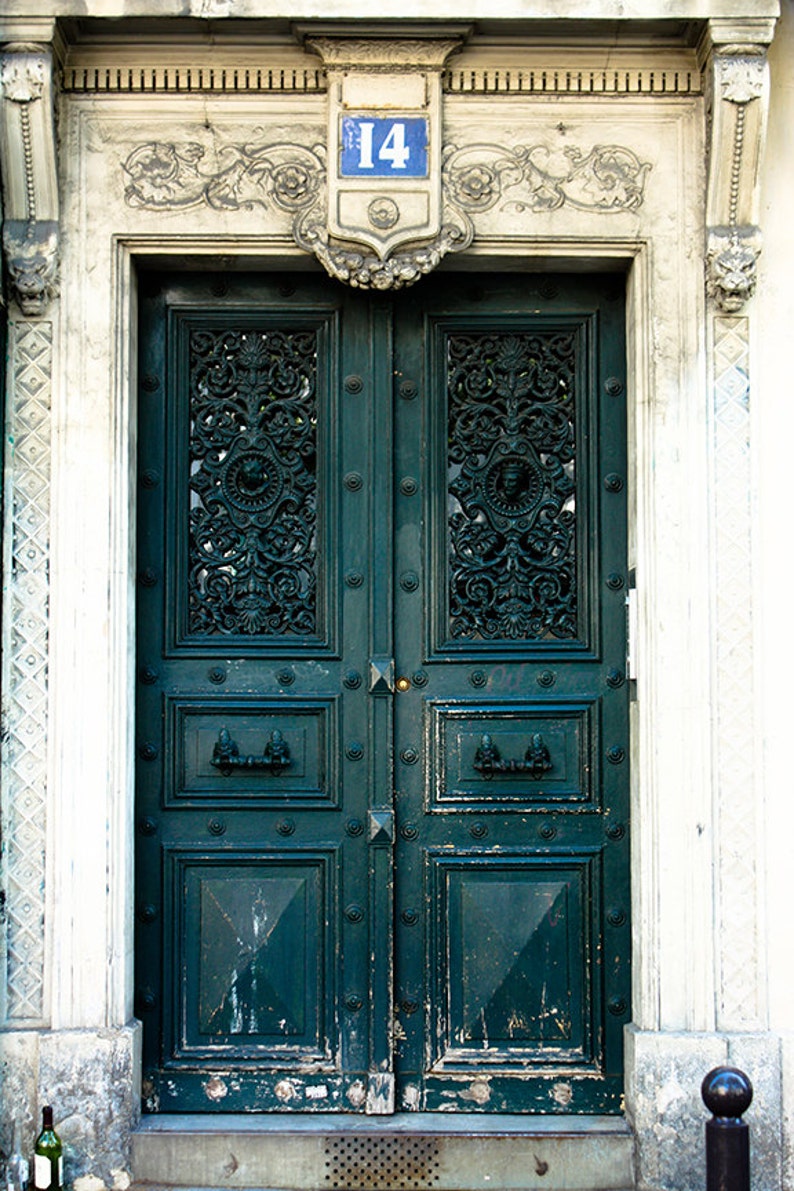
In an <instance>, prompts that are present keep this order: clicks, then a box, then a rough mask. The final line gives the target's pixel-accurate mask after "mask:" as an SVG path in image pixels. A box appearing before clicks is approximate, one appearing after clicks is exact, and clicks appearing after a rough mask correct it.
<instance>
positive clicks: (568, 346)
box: [446, 331, 579, 641]
mask: <svg viewBox="0 0 794 1191" xmlns="http://www.w3.org/2000/svg"><path fill="white" fill-rule="evenodd" d="M446 366H447V394H448V449H447V484H448V502H449V520H448V552H449V578H448V582H449V628H448V631H449V634H450V636H451V637H452V638H453V639H456V638H457V639H470V640H481V641H485V640H494V639H497V640H498V639H501V640H511V641H516V640H549V639H557V640H570V639H572V638H576V637H577V635H578V628H579V626H578V601H577V573H576V570H577V568H576V519H575V505H576V462H575V449H576V420H575V409H576V394H575V377H576V336H575V334H574V333H572V332H559V331H557V332H552V331H550V332H543V333H536V332H532V333H528V332H525V333H513V334H496V333H492V332H488V333H484V334H458V333H455V334H450V335H449V336H448V337H447V351H446Z"/></svg>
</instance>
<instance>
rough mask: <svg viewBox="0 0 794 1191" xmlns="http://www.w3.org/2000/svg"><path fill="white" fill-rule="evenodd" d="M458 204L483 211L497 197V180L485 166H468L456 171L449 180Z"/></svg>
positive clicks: (493, 173)
mask: <svg viewBox="0 0 794 1191" xmlns="http://www.w3.org/2000/svg"><path fill="white" fill-rule="evenodd" d="M450 180H451V183H452V189H453V192H454V193H455V196H456V197H457V199H458V202H460V203H462V204H464V205H465V206H469V207H477V208H478V209H479V210H485V209H486V208H488V207H490V206H492V204H493V203H495V202H496V200H497V199H498V197H499V179H498V177H497V175H496V173H495V172H494V171H493V170H492V169H491V168H490V166H487V165H470V166H468V168H466V169H462V170H457V171H456V172H455V173H453V175H452V178H451V179H450Z"/></svg>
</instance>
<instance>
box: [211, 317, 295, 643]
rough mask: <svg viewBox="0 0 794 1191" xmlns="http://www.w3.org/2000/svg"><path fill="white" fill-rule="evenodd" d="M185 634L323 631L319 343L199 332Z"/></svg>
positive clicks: (241, 332)
mask: <svg viewBox="0 0 794 1191" xmlns="http://www.w3.org/2000/svg"><path fill="white" fill-rule="evenodd" d="M189 357H190V444H189V479H188V487H189V493H190V498H189V499H190V508H189V514H188V523H189V535H188V635H190V636H192V637H194V638H195V637H197V636H215V635H218V634H225V635H245V636H247V637H252V636H260V637H261V636H264V637H274V636H275V637H279V636H310V635H312V634H314V633H315V632H316V631H317V565H316V563H317V474H316V473H317V334H316V332H315V331H313V330H311V329H292V330H284V329H274V328H262V327H258V328H257V327H251V328H244V329H224V330H215V329H204V328H202V329H193V331H192V332H191V335H190V348H189Z"/></svg>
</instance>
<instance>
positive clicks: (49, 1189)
mask: <svg viewBox="0 0 794 1191" xmlns="http://www.w3.org/2000/svg"><path fill="white" fill-rule="evenodd" d="M33 1186H34V1188H35V1191H61V1189H62V1187H63V1147H62V1145H61V1139H60V1137H59V1136H58V1134H57V1133H56V1132H55V1130H54V1129H53V1127H52V1109H51V1108H50V1106H49V1104H47V1105H45V1107H44V1108H43V1109H42V1110H41V1133H40V1134H39V1135H38V1137H37V1138H36V1144H35V1146H34V1148H33Z"/></svg>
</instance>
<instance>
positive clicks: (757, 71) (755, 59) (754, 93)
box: [715, 53, 766, 104]
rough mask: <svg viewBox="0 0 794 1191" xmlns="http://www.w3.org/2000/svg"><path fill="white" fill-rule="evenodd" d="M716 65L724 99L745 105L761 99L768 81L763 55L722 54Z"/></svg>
mask: <svg viewBox="0 0 794 1191" xmlns="http://www.w3.org/2000/svg"><path fill="white" fill-rule="evenodd" d="M715 65H716V70H717V78H718V79H719V84H720V89H721V92H722V98H723V99H727V100H729V101H730V102H731V103H741V104H744V103H750V102H751V101H752V100H754V99H760V98H761V96H762V95H763V93H764V85H765V81H766V58H765V57H764V56H763V55H760V54H747V53H743V54H741V55H737V56H727V55H723V54H720V55H719V56H718V57H717V59H716V63H715Z"/></svg>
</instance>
